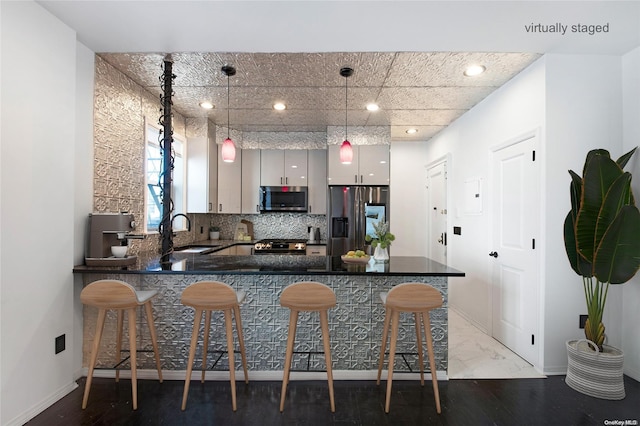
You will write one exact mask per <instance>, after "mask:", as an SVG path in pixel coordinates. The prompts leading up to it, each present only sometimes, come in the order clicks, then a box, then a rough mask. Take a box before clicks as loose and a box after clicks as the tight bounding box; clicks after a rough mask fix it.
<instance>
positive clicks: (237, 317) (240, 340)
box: [233, 305, 249, 383]
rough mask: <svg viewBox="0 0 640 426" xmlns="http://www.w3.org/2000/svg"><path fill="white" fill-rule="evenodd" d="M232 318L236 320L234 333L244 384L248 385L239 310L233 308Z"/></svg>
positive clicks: (235, 307)
mask: <svg viewBox="0 0 640 426" xmlns="http://www.w3.org/2000/svg"><path fill="white" fill-rule="evenodd" d="M233 316H234V317H235V318H236V331H237V332H238V343H240V355H241V356H242V369H243V370H244V382H245V383H249V373H248V372H247V355H246V352H245V350H244V336H243V335H242V318H241V317H240V308H239V307H238V306H237V305H236V306H234V307H233Z"/></svg>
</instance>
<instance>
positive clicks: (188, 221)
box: [171, 213, 191, 231]
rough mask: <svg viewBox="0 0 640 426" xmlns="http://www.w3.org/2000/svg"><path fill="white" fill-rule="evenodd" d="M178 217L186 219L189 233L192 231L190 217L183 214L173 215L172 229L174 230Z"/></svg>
mask: <svg viewBox="0 0 640 426" xmlns="http://www.w3.org/2000/svg"><path fill="white" fill-rule="evenodd" d="M178 216H182V217H184V218H185V219H187V231H191V219H189V216H187V215H186V214H183V213H178V214H174V215H173V217H172V218H171V228H173V221H174V220H175V218H176V217H178Z"/></svg>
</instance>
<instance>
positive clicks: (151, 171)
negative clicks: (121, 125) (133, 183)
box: [145, 123, 187, 233]
mask: <svg viewBox="0 0 640 426" xmlns="http://www.w3.org/2000/svg"><path fill="white" fill-rule="evenodd" d="M145 133H146V144H145V187H146V190H145V230H146V232H147V233H153V232H158V227H159V226H160V222H161V221H162V198H160V189H161V185H162V182H161V181H160V174H161V173H162V154H161V152H160V143H159V141H158V138H159V137H160V128H159V127H156V126H153V125H151V124H149V123H147V124H146V132H145ZM185 146H186V144H185V141H184V139H183V138H182V137H181V136H179V135H176V134H174V135H173V143H172V144H171V151H172V152H173V157H174V160H173V173H172V180H171V200H172V201H173V211H172V213H171V214H172V216H173V215H176V214H178V213H185V211H186V197H185V181H186V178H185V176H186V170H185V161H184V154H185ZM186 229H187V224H186V220H185V219H184V218H183V217H178V218H177V219H176V220H175V221H174V222H173V230H174V231H185V230H186Z"/></svg>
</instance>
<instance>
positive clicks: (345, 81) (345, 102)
mask: <svg viewBox="0 0 640 426" xmlns="http://www.w3.org/2000/svg"><path fill="white" fill-rule="evenodd" d="M348 80H349V76H345V77H344V140H345V141H348V140H349V138H348V137H347V133H348V132H347V128H348V124H347V123H348V120H347V112H348V111H349V106H348V100H347V93H348V90H349V89H348V87H347V81H348Z"/></svg>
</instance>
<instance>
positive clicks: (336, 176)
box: [327, 145, 389, 185]
mask: <svg viewBox="0 0 640 426" xmlns="http://www.w3.org/2000/svg"><path fill="white" fill-rule="evenodd" d="M327 155H328V160H327V166H328V169H327V182H328V183H329V185H389V145H358V146H353V161H352V162H351V164H342V163H341V162H340V145H329V147H328V149H327Z"/></svg>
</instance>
